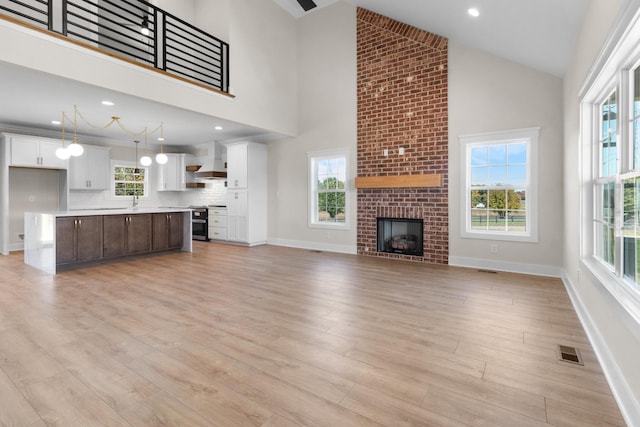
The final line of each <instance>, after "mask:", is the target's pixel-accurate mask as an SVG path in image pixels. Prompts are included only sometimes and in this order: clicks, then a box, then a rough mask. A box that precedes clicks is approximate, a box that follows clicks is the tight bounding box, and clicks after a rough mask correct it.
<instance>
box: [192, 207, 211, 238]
mask: <svg viewBox="0 0 640 427" xmlns="http://www.w3.org/2000/svg"><path fill="white" fill-rule="evenodd" d="M191 229H192V233H191V235H192V237H193V240H205V241H207V240H209V209H208V208H207V207H205V206H191Z"/></svg>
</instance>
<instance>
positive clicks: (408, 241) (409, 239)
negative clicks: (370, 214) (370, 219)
mask: <svg viewBox="0 0 640 427" xmlns="http://www.w3.org/2000/svg"><path fill="white" fill-rule="evenodd" d="M422 235H423V221H422V220H421V219H409V218H378V248H377V250H378V252H389V253H394V254H403V255H415V256H422V255H423V254H424V249H423V241H422Z"/></svg>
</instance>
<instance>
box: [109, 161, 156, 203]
mask: <svg viewBox="0 0 640 427" xmlns="http://www.w3.org/2000/svg"><path fill="white" fill-rule="evenodd" d="M122 163H123V162H120V163H117V164H116V163H112V166H111V170H112V183H113V185H112V193H111V194H112V195H113V196H114V197H115V198H120V197H131V196H134V195H135V196H138V197H147V196H148V186H149V179H148V173H147V169H146V168H141V167H136V166H135V165H133V164H130V165H125V164H122Z"/></svg>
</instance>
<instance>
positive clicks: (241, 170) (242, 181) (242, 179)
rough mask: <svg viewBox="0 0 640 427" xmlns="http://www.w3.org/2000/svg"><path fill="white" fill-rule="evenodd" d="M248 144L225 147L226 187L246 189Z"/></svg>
mask: <svg viewBox="0 0 640 427" xmlns="http://www.w3.org/2000/svg"><path fill="white" fill-rule="evenodd" d="M248 144H249V143H246V142H245V143H238V144H230V145H227V187H228V188H247V185H248V184H249V182H248V176H249V174H248V172H249V145H248Z"/></svg>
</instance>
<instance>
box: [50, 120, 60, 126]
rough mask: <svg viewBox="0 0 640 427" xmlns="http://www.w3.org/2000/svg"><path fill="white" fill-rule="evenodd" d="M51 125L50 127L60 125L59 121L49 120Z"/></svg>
mask: <svg viewBox="0 0 640 427" xmlns="http://www.w3.org/2000/svg"><path fill="white" fill-rule="evenodd" d="M51 124H52V125H59V124H60V120H51Z"/></svg>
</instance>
